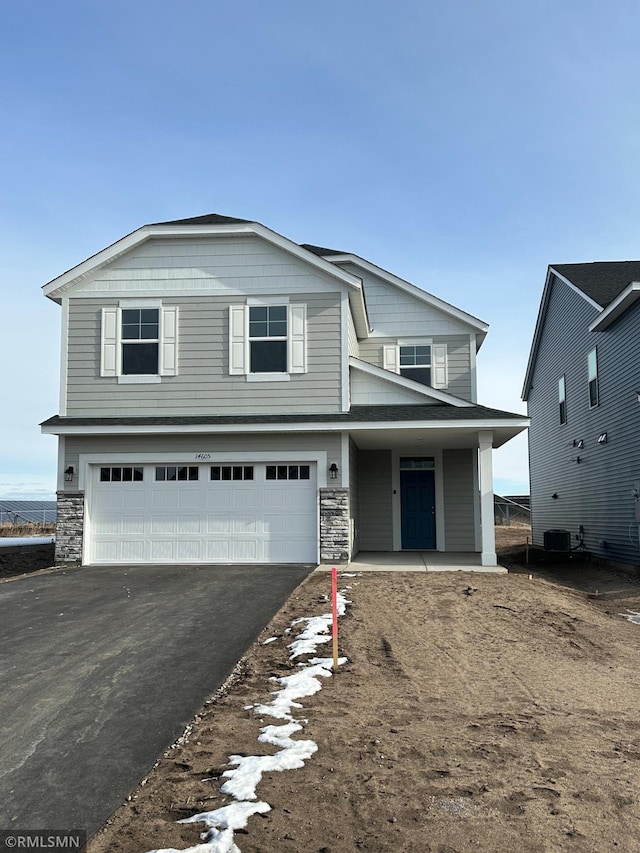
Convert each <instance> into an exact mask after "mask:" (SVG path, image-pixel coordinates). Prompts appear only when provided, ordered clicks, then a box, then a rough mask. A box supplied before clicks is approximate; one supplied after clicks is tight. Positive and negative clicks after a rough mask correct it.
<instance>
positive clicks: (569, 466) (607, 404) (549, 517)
mask: <svg viewBox="0 0 640 853" xmlns="http://www.w3.org/2000/svg"><path fill="white" fill-rule="evenodd" d="M597 314H598V311H597V309H596V308H594V307H593V306H592V305H590V304H589V303H588V302H587V301H586V300H585V299H583V298H582V297H581V296H580V295H579V294H577V293H575V292H574V291H573V290H572V289H571V288H569V287H567V285H565V284H564V283H562V282H560V281H558V280H555V281H554V283H553V285H552V289H551V295H550V299H549V303H548V307H547V313H546V319H545V324H544V328H543V332H542V335H541V338H540V342H539V348H538V354H537V358H536V362H535V366H534V369H533V374H532V380H531V389H530V393H529V400H528V407H529V416H530V417H531V427H530V429H529V455H530V468H531V512H532V521H533V541H534V542H535V543H536V544H537V545H542V544H543V534H544V531H545V530H554V529H565V530H569V531H570V533H571V541H572V545H573V547H576V546H577V545H579V542H580V525H582V527H583V528H584V534H583V540H584V548H585V550H587V551H589V552H591V553H593V554H595V555H597V556H600V557H603V558H606V559H610V560H614V561H617V562H622V563H629V564H633V565H639V564H640V550H639V548H638V526H637V524H636V521H635V500H634V498H633V496H632V490H633V489H634V488H635V487H637V486H639V485H640V405H639V404H638V401H637V395H636V391H637V390H638V389H640V303H636V304H635V305H634V306H633V307H632V308H631V309H630V310H629V311H627V312H626V314H624V315H623V316H622V317H621V318H620V319H619V320H618V321H617V322H615V323H614V324H613V325H612V326H610V327H609V329H608V330H607V331H605V332H598V333H593V332H589V331H588V325H589V323H590V322H591V321H592V320H593V319H594V317H596V316H597ZM596 345H597V348H598V378H599V390H600V404H599V406H597V407H595V408H593V409H590V408H589V392H588V371H587V354H588V353H589V351H590V350H591V349H593V347H594V346H596ZM562 374H565V376H566V394H567V423H566V424H564V425H561V424H560V419H559V412H558V378H559V377H560V376H561V375H562ZM604 432H606V433H607V437H608V443H606V444H599V443H598V437H599V436H600V435H601V434H602V433H604ZM580 440H581V441H583V443H584V447H583V448H582V449H580V448H577V447H576V446H574V441H575V442H578V441H580ZM578 457H580V462H579V463H578V462H577V458H578ZM554 494H557V498H555V499H554V498H553V497H552V495H554ZM604 542H606V546H605V545H603V543H604Z"/></svg>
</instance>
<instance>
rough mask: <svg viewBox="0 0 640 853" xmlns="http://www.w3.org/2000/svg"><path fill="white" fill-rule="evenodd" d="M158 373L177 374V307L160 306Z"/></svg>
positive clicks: (165, 374)
mask: <svg viewBox="0 0 640 853" xmlns="http://www.w3.org/2000/svg"><path fill="white" fill-rule="evenodd" d="M161 328H162V331H161V336H162V337H161V338H160V353H161V356H160V357H161V361H160V371H159V372H160V375H161V376H177V375H178V307H177V306H175V307H173V308H162V327H161Z"/></svg>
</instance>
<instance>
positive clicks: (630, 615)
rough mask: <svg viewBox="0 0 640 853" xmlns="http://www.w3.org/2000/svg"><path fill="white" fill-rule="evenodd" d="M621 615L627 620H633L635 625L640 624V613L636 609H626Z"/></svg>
mask: <svg viewBox="0 0 640 853" xmlns="http://www.w3.org/2000/svg"><path fill="white" fill-rule="evenodd" d="M620 615H621V616H624V618H625V619H628V620H629V622H633V623H634V624H635V625H640V613H639V612H637V611H636V610H627V612H626V613H621V614H620Z"/></svg>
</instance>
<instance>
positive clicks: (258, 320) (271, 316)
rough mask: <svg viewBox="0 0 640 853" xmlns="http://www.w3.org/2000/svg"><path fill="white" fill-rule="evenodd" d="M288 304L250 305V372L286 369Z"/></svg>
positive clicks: (283, 371) (281, 371)
mask: <svg viewBox="0 0 640 853" xmlns="http://www.w3.org/2000/svg"><path fill="white" fill-rule="evenodd" d="M287 313H288V311H287V306H286V305H250V306H249V373H286V372H287V325H288V323H287Z"/></svg>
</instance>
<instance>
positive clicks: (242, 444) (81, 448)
mask: <svg viewBox="0 0 640 853" xmlns="http://www.w3.org/2000/svg"><path fill="white" fill-rule="evenodd" d="M341 449H342V444H341V438H340V434H339V433H307V434H305V435H300V434H293V433H288V434H286V435H232V434H227V435H206V434H203V435H146V436H145V435H124V436H76V435H71V436H66V439H65V457H64V466H65V468H67V467H68V466H69V465H73V467H74V469H75V470H76V471H77V470H78V462H79V456H80V454H101V453H158V454H171V453H194V454H195V453H211V454H212V455H215V453H216V452H224V453H236V452H237V453H250V452H251V453H252V452H255V454H256V459H258V460H259V457H260V453H268V452H270V451H273V452H276V453H277V452H279V451H282V452H285V451H287V452H289V451H290V452H294V453H295V452H298V451H300V453H301V454H303V453H304V451H325V452H326V453H327V467H328V466H330V465H331V463H332V462H335V464H336V465H337V466H338V470H339V473H338V479H337V480H332V481H331V483H332V485H334V484H335V485H337V486H340V485H341V475H340V467H341V464H342V463H341ZM214 461H215V460H214V459H212V460H211V464H213V463H214ZM65 487H67V488H68V490H69V491H75V489H76V488H77V483H65Z"/></svg>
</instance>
